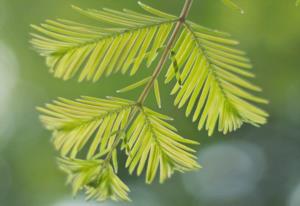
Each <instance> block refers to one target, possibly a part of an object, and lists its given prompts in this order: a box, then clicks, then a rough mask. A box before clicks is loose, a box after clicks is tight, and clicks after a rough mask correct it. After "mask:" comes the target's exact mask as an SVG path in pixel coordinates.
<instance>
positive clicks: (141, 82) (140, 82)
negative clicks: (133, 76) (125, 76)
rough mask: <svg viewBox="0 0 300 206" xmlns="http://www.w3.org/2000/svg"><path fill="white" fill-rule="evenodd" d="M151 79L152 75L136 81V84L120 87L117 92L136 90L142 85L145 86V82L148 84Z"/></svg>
mask: <svg viewBox="0 0 300 206" xmlns="http://www.w3.org/2000/svg"><path fill="white" fill-rule="evenodd" d="M150 79H151V77H147V78H145V79H143V80H141V81H139V82H136V83H134V84H131V85H129V86H127V87H125V88H123V89H120V90H118V91H117V93H124V92H128V91H131V90H134V89H136V88H139V87H141V86H144V85H145V84H147V83H148V82H149V80H150Z"/></svg>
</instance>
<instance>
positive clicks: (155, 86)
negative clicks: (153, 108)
mask: <svg viewBox="0 0 300 206" xmlns="http://www.w3.org/2000/svg"><path fill="white" fill-rule="evenodd" d="M154 95H155V99H156V103H157V106H158V108H161V97H160V91H159V83H158V80H155V81H154Z"/></svg>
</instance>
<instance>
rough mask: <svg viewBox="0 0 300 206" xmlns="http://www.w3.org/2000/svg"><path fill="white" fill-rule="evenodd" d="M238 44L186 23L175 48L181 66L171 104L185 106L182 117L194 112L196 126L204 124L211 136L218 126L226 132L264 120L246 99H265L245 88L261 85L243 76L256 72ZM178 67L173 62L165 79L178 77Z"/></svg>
mask: <svg viewBox="0 0 300 206" xmlns="http://www.w3.org/2000/svg"><path fill="white" fill-rule="evenodd" d="M236 44H238V42H237V41H235V40H232V39H229V38H228V35H227V34H225V33H222V32H218V31H217V32H214V30H209V29H203V28H202V27H201V26H198V25H196V24H195V23H192V22H186V23H185V28H184V29H183V31H182V33H181V36H180V37H179V39H178V40H177V43H176V44H175V46H174V48H173V51H174V53H175V56H174V58H176V60H177V65H178V67H180V68H181V67H182V69H181V71H182V72H181V75H180V78H181V80H182V85H180V84H179V83H178V81H177V83H176V85H175V87H174V88H173V90H172V92H171V94H177V96H176V98H175V105H177V106H178V108H182V107H183V106H184V105H187V109H186V116H190V115H191V114H192V113H193V121H198V129H199V130H200V129H202V128H205V129H206V130H208V133H209V135H212V134H213V131H214V129H215V128H216V127H217V128H218V130H219V131H222V132H223V133H224V134H226V133H227V132H231V131H234V130H236V129H238V128H240V127H241V126H242V124H243V123H250V124H252V125H255V126H259V125H261V124H265V123H266V121H267V120H266V117H268V114H267V113H266V112H265V111H263V110H261V109H259V108H258V107H256V106H254V105H252V103H250V102H254V103H264V104H265V103H267V101H266V100H264V99H262V98H259V97H256V96H254V95H253V94H251V93H250V92H249V91H255V92H259V91H261V89H260V88H259V87H257V86H255V85H253V84H252V83H250V82H249V81H248V80H245V78H246V77H254V74H253V73H251V72H250V71H249V69H251V68H252V65H251V63H250V61H249V59H248V58H247V57H245V53H244V52H243V51H240V50H237V49H234V48H232V47H231V46H233V45H236ZM176 71H177V69H176V68H174V63H171V65H170V67H169V69H168V72H167V74H166V83H168V82H170V81H171V80H172V79H178V78H176Z"/></svg>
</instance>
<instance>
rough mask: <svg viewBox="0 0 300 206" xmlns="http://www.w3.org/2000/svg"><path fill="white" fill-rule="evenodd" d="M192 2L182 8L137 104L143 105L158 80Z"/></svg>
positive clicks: (191, 0) (188, 1) (186, 2)
mask: <svg viewBox="0 0 300 206" xmlns="http://www.w3.org/2000/svg"><path fill="white" fill-rule="evenodd" d="M192 3H193V0H186V1H185V4H184V6H183V9H182V11H181V14H180V17H179V20H178V22H177V24H176V26H175V28H174V30H173V33H172V35H171V37H170V39H169V41H168V43H167V46H166V47H165V49H164V51H163V54H162V56H161V58H160V60H159V63H158V65H157V67H156V68H155V70H154V72H153V74H152V78H151V79H150V81H149V82H148V84H147V85H146V86H145V89H144V90H143V92H142V93H141V95H140V97H139V99H138V101H137V102H138V104H140V105H143V104H144V102H145V100H146V98H147V96H148V94H149V92H150V91H151V89H152V87H153V84H154V82H155V80H156V79H157V78H158V76H159V75H160V73H161V71H162V69H163V66H164V65H165V63H166V61H167V59H168V55H169V53H170V51H171V49H172V46H173V44H174V42H175V40H176V37H177V35H178V33H179V32H180V29H181V26H182V25H183V24H184V22H185V19H186V17H187V15H188V14H189V11H190V8H191V6H192Z"/></svg>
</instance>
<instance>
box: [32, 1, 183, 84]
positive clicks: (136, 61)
mask: <svg viewBox="0 0 300 206" xmlns="http://www.w3.org/2000/svg"><path fill="white" fill-rule="evenodd" d="M140 5H141V7H142V8H144V9H145V10H148V7H146V6H144V5H143V4H140ZM73 8H74V9H75V10H76V11H77V12H79V13H81V14H83V15H84V16H87V17H89V18H92V19H95V20H96V21H98V22H99V23H100V25H97V26H91V25H85V24H80V23H77V22H73V21H69V20H63V19H57V20H55V21H53V20H47V21H46V22H45V23H43V24H41V25H40V26H35V25H32V27H33V28H34V29H35V30H36V32H37V33H33V34H32V36H33V39H32V40H31V43H32V44H33V46H34V47H35V49H36V50H37V51H38V52H39V53H40V54H41V55H42V56H45V57H46V61H47V65H48V66H49V67H50V72H51V73H53V74H54V76H55V77H58V78H62V79H64V80H68V79H70V78H71V77H73V76H75V75H76V74H77V73H79V81H83V80H92V81H97V80H99V78H100V77H101V76H103V75H106V76H109V75H110V74H112V73H115V72H119V71H121V72H122V73H126V72H127V71H130V74H131V75H134V74H135V73H136V72H137V71H138V69H139V68H140V65H141V63H142V61H143V60H144V59H147V64H148V66H150V65H151V64H152V62H153V61H154V60H155V58H156V57H157V52H158V51H159V50H160V49H161V48H162V47H164V44H165V41H166V39H167V37H168V34H169V33H170V32H171V31H172V28H173V26H174V24H175V23H176V20H177V18H176V17H173V16H161V17H160V16H157V15H155V13H154V15H152V16H149V15H145V14H141V13H137V12H133V11H130V10H124V11H122V12H121V11H116V10H112V9H103V10H101V11H98V10H94V9H89V10H82V9H80V8H78V7H74V6H73ZM151 11H152V10H151ZM107 23H108V24H110V25H112V26H114V27H105V26H101V25H103V24H107Z"/></svg>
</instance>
